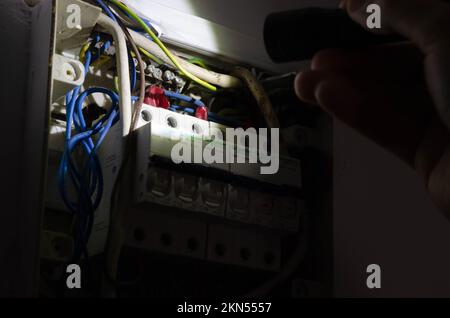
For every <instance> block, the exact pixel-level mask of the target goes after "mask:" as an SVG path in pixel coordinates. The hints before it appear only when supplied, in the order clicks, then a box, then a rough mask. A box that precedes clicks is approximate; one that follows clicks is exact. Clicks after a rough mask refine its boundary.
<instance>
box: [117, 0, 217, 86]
mask: <svg viewBox="0 0 450 318" xmlns="http://www.w3.org/2000/svg"><path fill="white" fill-rule="evenodd" d="M109 1H110V2H111V3H113V4H114V5H116V6H117V7H119V8H121V9H122V10H123V11H125V12H126V13H127V14H128V15H129V16H130V17H132V18H133V19H134V20H135V21H136V22H137V23H138V24H139V25H140V26H141V27H142V28H143V29H144V30H145V32H147V33H148V35H150V37H151V38H152V39H153V41H154V42H155V43H156V44H157V45H158V46H159V47H160V48H161V50H162V51H163V52H164V54H166V55H167V57H168V58H169V59H170V61H171V62H172V63H173V64H174V65H175V67H176V68H177V69H178V70H179V72H180V73H181V74H183V75H184V76H186V77H187V78H189V79H191V80H192V81H194V82H195V83H197V84H199V85H201V86H203V87H206V88H207V89H209V90H211V91H213V92H215V91H217V87H215V86H213V85H211V84H210V83H208V82H205V81H204V80H202V79H200V78H198V77H197V76H195V75H193V74H191V73H189V72H188V71H186V70H185V69H184V68H183V67H182V66H181V65H180V63H179V62H178V60H177V58H176V57H175V56H174V55H173V54H172V52H170V51H169V49H168V48H167V47H166V46H165V45H164V43H162V42H161V40H160V39H159V38H158V37H157V36H156V35H155V33H153V31H152V30H151V29H150V28H149V27H148V25H147V24H146V23H145V22H144V21H143V20H142V19H141V18H140V17H139V16H138V15H137V14H136V13H134V12H133V11H132V10H131V9H130V8H128V7H127V6H126V5H125V4H123V3H122V2H120V1H117V0H109ZM144 54H145V53H144Z"/></svg>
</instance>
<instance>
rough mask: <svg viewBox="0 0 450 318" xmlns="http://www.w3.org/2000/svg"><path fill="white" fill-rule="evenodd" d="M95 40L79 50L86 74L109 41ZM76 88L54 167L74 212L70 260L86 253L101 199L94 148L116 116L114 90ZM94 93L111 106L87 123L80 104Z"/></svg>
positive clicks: (69, 100) (70, 95) (68, 102)
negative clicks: (101, 95) (63, 146)
mask: <svg viewBox="0 0 450 318" xmlns="http://www.w3.org/2000/svg"><path fill="white" fill-rule="evenodd" d="M99 41H100V35H95V36H94V37H93V41H92V42H91V43H90V44H88V45H86V46H85V47H84V48H83V49H82V52H81V54H80V55H81V56H84V60H85V61H84V67H85V73H86V74H87V73H88V72H89V67H90V65H91V63H93V62H95V61H96V60H97V59H98V58H99V57H100V56H101V55H102V54H103V53H104V51H105V50H107V49H108V47H109V46H110V45H111V42H110V41H105V43H104V44H103V45H102V46H101V48H100V49H97V48H96V45H97V44H98V43H99ZM80 91H81V87H76V88H75V89H73V90H72V91H71V92H68V93H67V95H66V135H65V151H64V153H63V155H62V158H61V162H60V166H59V171H58V182H59V191H60V194H61V197H62V199H63V201H64V203H65V205H66V206H67V208H68V209H69V211H70V212H71V213H73V214H74V216H75V218H74V221H75V224H74V225H75V228H74V230H75V234H74V236H75V247H74V255H73V262H78V261H79V260H80V259H81V257H82V256H85V257H87V256H88V251H87V243H88V241H89V237H90V235H91V232H92V227H93V222H94V213H95V211H96V210H97V209H98V207H99V205H100V204H101V202H102V195H103V188H104V184H103V173H102V169H101V165H100V162H99V158H98V156H97V151H98V150H99V147H100V146H101V144H102V143H103V141H104V140H105V137H106V136H107V134H108V132H109V131H110V129H111V127H113V126H114V125H115V124H116V123H117V122H118V121H119V119H120V115H119V96H118V95H117V94H116V93H115V92H113V91H111V90H108V89H106V88H101V87H92V88H89V89H87V90H85V91H84V92H83V93H81V94H80ZM95 93H101V94H105V95H107V96H108V97H109V98H110V99H111V107H110V109H109V111H108V112H107V113H106V115H104V116H103V117H102V118H100V119H99V120H98V121H96V122H94V123H93V124H91V125H90V127H88V125H87V124H86V119H85V118H84V114H83V105H84V102H85V100H86V98H87V97H88V96H90V95H92V94H95ZM73 127H75V130H74V131H73ZM79 152H82V153H84V157H80V156H78V157H77V158H82V159H83V160H75V156H74V155H75V154H79ZM68 179H69V180H68ZM69 181H70V183H69ZM69 184H71V185H72V188H71V190H72V189H73V193H72V191H69Z"/></svg>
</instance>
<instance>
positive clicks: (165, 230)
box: [41, 0, 329, 295]
mask: <svg viewBox="0 0 450 318" xmlns="http://www.w3.org/2000/svg"><path fill="white" fill-rule="evenodd" d="M130 10H131V11H130ZM78 17H80V18H78ZM159 30H160V28H159V27H158V25H156V24H155V23H154V21H152V20H149V19H146V18H145V17H144V16H142V15H141V14H140V13H133V12H132V9H131V8H129V7H127V6H126V5H125V4H124V3H122V2H120V1H104V2H103V1H81V0H56V1H55V23H54V35H55V36H54V48H53V56H52V61H51V67H52V76H51V82H50V83H51V93H50V96H51V103H50V105H49V109H50V113H51V119H50V129H49V146H48V166H47V188H46V214H45V219H44V227H43V235H42V236H43V239H42V240H41V259H42V264H43V268H50V269H53V270H54V271H55V270H56V269H57V268H60V267H61V266H64V265H65V264H68V263H71V262H79V263H80V264H86V263H90V262H94V263H95V262H100V263H101V262H106V263H105V264H101V265H100V266H99V268H102V270H100V272H101V273H100V274H101V275H100V276H102V275H106V276H108V275H115V276H116V277H115V279H117V280H119V279H120V277H121V275H126V271H127V270H126V268H127V265H129V263H130V262H132V259H133V258H132V257H128V256H127V255H128V254H129V253H132V254H133V253H134V254H138V255H139V258H142V257H149V258H151V259H154V260H155V259H157V260H158V261H160V260H164V257H170V259H171V260H172V261H170V262H192V264H196V263H195V262H200V263H201V264H202V265H201V266H210V267H216V266H219V267H220V268H222V269H223V270H224V271H227V272H228V271H230V270H237V271H240V270H244V271H245V270H253V271H256V272H255V273H256V275H265V274H261V273H270V274H271V275H281V274H282V275H285V270H286V269H285V267H286V264H287V263H289V261H290V259H291V258H298V264H297V265H298V267H300V266H301V259H303V258H302V257H303V256H304V251H303V250H301V251H300V252H296V249H295V248H294V247H295V245H296V243H297V241H300V242H304V244H306V242H307V240H308V233H309V227H310V226H309V217H308V213H309V212H308V208H307V198H306V196H305V187H307V184H306V185H305V177H304V174H305V173H306V174H307V175H308V173H310V171H309V170H308V171H304V164H303V161H302V155H301V154H302V153H303V152H307V150H308V149H314V148H318V149H320V148H323V147H324V144H325V143H323V142H322V139H321V138H329V136H327V135H325V137H324V136H323V135H321V134H323V129H322V128H321V125H322V123H321V122H320V120H319V119H318V116H317V114H314V111H311V113H312V114H310V110H308V108H307V107H304V106H302V105H297V104H296V103H297V101H296V99H295V98H290V99H289V98H287V99H286V98H279V96H278V94H280V92H282V93H283V94H284V95H283V96H291V95H290V94H292V88H291V87H290V85H289V84H286V83H289V79H290V80H292V74H291V75H289V74H288V75H283V76H279V75H280V74H275V73H273V72H272V71H267V70H264V69H261V68H258V67H254V66H253V65H249V64H247V63H245V64H244V65H242V64H241V61H239V60H231V59H229V58H227V59H225V58H223V57H221V56H220V55H216V56H203V55H202V53H201V52H198V50H196V49H195V48H189V47H186V46H185V45H183V46H177V43H165V44H163V43H162V42H161V43H160V40H159V34H158V32H159ZM186 32H189V30H187V31H186ZM127 33H128V34H127ZM134 46H136V47H135V48H136V49H137V50H134V49H133V48H134ZM237 66H241V67H242V66H244V67H245V68H246V69H248V70H249V71H248V74H249V75H248V76H251V77H252V78H253V79H254V82H258V83H259V84H258V85H259V86H258V88H259V89H260V90H266V92H265V93H264V94H266V95H264V96H266V97H265V98H266V99H267V100H270V101H271V104H272V105H273V112H274V114H276V115H277V116H278V117H279V126H277V127H274V126H273V125H272V124H271V123H270V119H269V118H266V117H265V116H264V114H265V112H264V110H262V109H261V108H260V107H262V106H261V105H259V103H260V99H259V98H258V97H256V98H255V96H254V95H253V94H252V93H253V91H252V89H251V88H249V87H247V85H252V84H251V83H250V84H248V83H247V84H246V81H245V78H243V77H239V76H237V75H236V73H235V72H234V69H235V68H236V67H237ZM289 76H291V77H289ZM297 108H298V109H297ZM299 109H301V110H302V111H303V112H305V116H304V117H302V118H306V119H304V120H303V121H301V120H300V121H297V120H295V119H294V117H295V116H291V114H297V113H298V112H299ZM271 129H276V134H279V136H278V137H279V138H276V139H273V138H274V134H275V132H273V133H272V131H273V130H271ZM217 133H219V135H221V136H222V138H218V137H217ZM232 133H236V135H237V138H227V137H229V136H230V134H232ZM299 137H300V138H299ZM239 138H241V139H243V140H239ZM274 140H275V142H274ZM252 141H256V143H253V142H252ZM211 145H213V146H214V151H213V152H211V151H209V153H213V155H214V158H221V159H223V160H218V161H211V160H207V159H205V158H204V154H205V153H206V152H207V150H208V149H209V148H208V147H211ZM275 146H276V147H275ZM209 150H211V149H209ZM229 150H230V152H229ZM276 152H279V153H280V154H279V156H277V157H276V158H277V162H276V163H275V164H276V165H277V167H276V169H275V170H274V171H273V172H270V173H262V171H264V169H267V168H268V166H269V165H270V164H274V161H273V160H274V158H275V157H273V155H277V154H276ZM230 153H231V155H230ZM264 154H265V156H266V159H267V158H271V159H272V161H271V162H268V161H267V160H266V162H264V163H263V162H262V161H264V160H259V159H260V158H263V155H264ZM174 156H175V157H177V156H178V157H180V156H181V157H183V158H185V159H186V158H187V159H189V160H187V162H184V161H183V162H178V160H177V159H174ZM252 156H254V157H255V158H259V159H258V160H257V161H256V162H253V163H252V162H251V158H252ZM178 157H177V158H178ZM307 182H308V180H307ZM292 242H294V244H293V243H292ZM302 244H303V243H302ZM292 245H294V247H293V246H292ZM296 253H297V254H298V253H301V254H302V255H300V256H299V255H297V254H296ZM134 254H133V255H134ZM294 254H295V255H294ZM99 259H100V260H99ZM105 267H106V268H107V269H106V274H105V272H103V268H105ZM108 270H110V272H108ZM147 270H148V271H152V268H148V269H147ZM124 273H125V274H124ZM219 275H220V274H219ZM291 275H295V272H293V273H291ZM50 281H51V279H50ZM136 284H139V283H136ZM141 284H145V280H144V281H142V282H141ZM113 285H114V284H113ZM119 285H120V284H119ZM109 288H110V286H109ZM116 292H118V293H119V294H120V293H121V292H123V293H124V295H129V294H127V291H121V290H116ZM131 295H132V294H131Z"/></svg>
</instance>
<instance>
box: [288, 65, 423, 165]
mask: <svg viewBox="0 0 450 318" xmlns="http://www.w3.org/2000/svg"><path fill="white" fill-rule="evenodd" d="M296 90H297V92H298V94H299V95H300V97H302V98H305V99H307V100H309V101H310V102H312V103H316V104H318V105H320V107H321V108H322V109H324V110H325V111H326V112H328V113H329V114H331V115H332V116H333V117H335V118H337V119H339V120H340V121H342V122H344V123H346V124H347V125H349V126H350V127H352V128H354V129H356V130H357V131H359V132H360V133H362V134H364V135H365V136H367V137H368V138H370V139H372V140H373V141H375V142H376V143H378V144H379V145H381V146H383V147H384V148H386V149H387V150H389V151H391V152H393V153H394V154H396V155H398V156H399V157H400V158H402V159H403V160H405V161H406V162H407V163H408V164H410V165H413V163H414V155H415V153H416V150H417V147H418V144H419V142H420V140H421V139H422V137H423V135H424V131H425V127H426V126H427V124H428V119H429V118H430V117H431V113H429V112H428V111H427V110H430V109H432V108H431V107H428V108H427V107H421V106H423V105H427V103H428V105H429V104H430V101H429V100H427V99H426V97H424V96H425V95H421V94H415V95H412V96H411V97H410V98H402V96H403V94H400V95H399V96H393V95H392V94H390V93H385V92H386V90H383V87H381V88H380V86H379V85H378V86H377V85H374V82H373V81H371V80H370V79H368V78H363V79H362V78H360V77H358V76H356V77H352V76H346V75H343V74H342V73H335V72H332V71H311V72H304V73H301V74H300V75H299V76H298V77H297V80H296ZM399 105H407V107H405V108H401V107H398V106H399Z"/></svg>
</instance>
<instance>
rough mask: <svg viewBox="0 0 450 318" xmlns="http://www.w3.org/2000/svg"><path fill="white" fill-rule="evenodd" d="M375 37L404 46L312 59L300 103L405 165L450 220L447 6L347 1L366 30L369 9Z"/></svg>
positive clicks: (411, 0) (298, 85)
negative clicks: (377, 12) (376, 13)
mask: <svg viewBox="0 0 450 318" xmlns="http://www.w3.org/2000/svg"><path fill="white" fill-rule="evenodd" d="M372 3H374V4H378V5H380V7H381V9H382V23H383V26H382V29H381V30H377V31H374V32H381V33H391V32H395V33H398V34H401V35H402V36H404V37H405V38H407V39H409V40H410V43H403V44H396V45H386V46H379V47H373V48H367V49H359V50H340V49H329V50H324V51H322V52H320V53H318V54H317V55H316V56H315V57H314V59H313V61H312V70H311V71H306V72H302V73H300V74H299V75H298V76H297V79H296V82H295V89H296V92H297V95H298V96H299V97H300V98H301V99H302V100H304V101H306V102H309V103H312V104H317V105H319V106H320V107H321V108H322V109H324V110H325V111H326V112H328V113H329V114H331V115H332V116H333V117H335V118H336V119H338V120H341V121H342V122H344V123H345V124H347V125H349V126H350V127H352V128H354V129H356V130H357V131H359V132H360V133H362V134H364V135H365V136H366V137H368V138H370V139H371V140H373V141H374V142H376V143H378V144H379V145H381V146H382V147H384V148H385V149H387V150H389V151H391V152H392V153H394V154H396V155H397V156H399V157H400V158H401V159H403V160H404V161H405V162H406V163H408V164H409V165H411V166H412V167H413V168H414V169H415V170H416V171H417V172H418V174H419V175H420V176H421V177H422V178H423V180H424V182H425V184H426V186H427V189H428V191H429V193H430V194H431V196H432V199H433V201H434V202H435V203H436V204H437V206H438V207H439V208H440V209H441V210H442V211H443V212H444V214H445V215H446V216H447V217H448V218H449V219H450V4H449V3H448V2H446V1H444V0H346V1H343V6H344V7H345V8H346V10H347V11H348V13H349V15H350V16H351V17H352V18H353V19H354V20H355V21H357V22H358V23H360V24H361V25H363V26H365V25H366V19H367V13H366V8H367V6H368V5H369V4H372Z"/></svg>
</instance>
